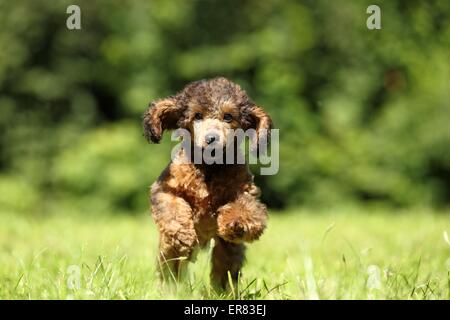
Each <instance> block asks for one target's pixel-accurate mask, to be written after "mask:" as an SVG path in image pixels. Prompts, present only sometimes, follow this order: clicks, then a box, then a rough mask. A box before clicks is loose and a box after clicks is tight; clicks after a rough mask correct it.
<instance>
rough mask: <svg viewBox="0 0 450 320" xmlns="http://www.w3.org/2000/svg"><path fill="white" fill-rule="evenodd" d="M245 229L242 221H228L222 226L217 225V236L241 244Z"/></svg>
mask: <svg viewBox="0 0 450 320" xmlns="http://www.w3.org/2000/svg"><path fill="white" fill-rule="evenodd" d="M247 229H248V228H247V226H246V225H245V224H244V223H243V221H239V220H238V221H230V222H227V223H225V224H224V225H220V224H219V236H220V237H222V238H223V239H225V240H227V241H230V242H242V241H244V236H245V234H246V233H247V231H248V230H247Z"/></svg>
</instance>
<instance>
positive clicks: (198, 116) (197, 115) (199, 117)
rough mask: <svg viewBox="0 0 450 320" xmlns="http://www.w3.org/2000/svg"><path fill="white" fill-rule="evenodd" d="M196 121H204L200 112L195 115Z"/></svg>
mask: <svg viewBox="0 0 450 320" xmlns="http://www.w3.org/2000/svg"><path fill="white" fill-rule="evenodd" d="M194 118H195V120H202V119H203V115H202V114H201V113H200V112H197V113H196V114H195V115H194Z"/></svg>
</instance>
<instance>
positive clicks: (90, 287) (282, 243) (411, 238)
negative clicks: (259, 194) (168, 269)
mask: <svg viewBox="0 0 450 320" xmlns="http://www.w3.org/2000/svg"><path fill="white" fill-rule="evenodd" d="M445 232H448V233H450V213H449V212H441V213H437V212H431V211H428V210H425V209H416V210H410V211H407V210H404V211H398V212H397V211H396V212H389V211H388V210H381V209H377V210H375V209H374V210H368V209H367V210H366V209H355V208H350V209H339V210H329V211H326V210H321V211H308V210H300V211H289V212H280V213H278V212H277V213H272V214H271V217H270V220H269V227H268V229H267V232H266V233H265V234H264V235H263V237H262V238H261V240H259V241H257V242H255V243H253V244H250V245H249V246H248V255H247V264H246V266H245V267H244V270H243V275H242V277H241V279H240V283H239V287H238V288H233V290H231V291H230V292H228V293H222V294H217V293H215V292H214V291H213V290H212V289H210V286H209V277H208V271H209V262H208V260H209V259H208V250H205V251H204V252H201V253H200V254H199V255H198V257H197V261H196V263H195V264H190V266H189V273H188V274H187V276H186V279H183V281H180V282H179V283H178V284H177V285H172V286H167V285H164V284H161V282H160V281H158V279H157V278H156V276H155V260H156V248H157V233H156V230H155V228H154V225H153V223H152V221H151V218H150V217H149V216H148V215H144V214H142V215H135V216H127V215H120V216H118V215H115V216H105V215H102V216H98V217H95V216H93V215H88V214H86V215H81V214H80V215H64V214H63V213H61V214H58V215H56V214H53V215H50V216H46V217H27V216H21V215H17V214H16V215H14V214H5V213H3V214H0V298H1V299H189V298H193V299H197V298H198V299H217V298H228V299H230V298H240V299H448V298H449V295H450V276H449V270H450V243H448V242H447V241H448V240H447V241H446V240H445V236H444V233H445ZM78 275H79V277H78ZM78 278H79V279H80V281H77V279H78Z"/></svg>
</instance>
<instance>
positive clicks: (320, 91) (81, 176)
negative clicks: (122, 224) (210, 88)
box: [0, 0, 450, 213]
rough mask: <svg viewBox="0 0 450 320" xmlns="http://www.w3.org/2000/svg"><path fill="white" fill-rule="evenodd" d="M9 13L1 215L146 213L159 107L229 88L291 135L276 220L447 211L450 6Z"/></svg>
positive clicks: (58, 7)
mask: <svg viewBox="0 0 450 320" xmlns="http://www.w3.org/2000/svg"><path fill="white" fill-rule="evenodd" d="M69 4H73V1H44V0H28V1H23V0H19V1H6V0H0V45H1V50H0V111H1V113H0V130H1V133H2V134H1V135H0V169H1V172H0V208H1V209H2V210H8V211H22V212H40V211H46V210H50V209H52V208H54V209H56V210H58V208H61V206H62V205H65V207H72V208H74V210H82V211H84V212H87V213H94V212H96V211H130V212H136V211H142V210H145V208H146V207H147V196H146V193H147V188H148V185H150V183H151V182H152V181H153V180H155V179H156V178H157V176H158V175H159V173H160V172H161V170H162V169H163V167H164V166H165V165H166V164H167V162H168V161H169V158H170V149H171V147H172V146H173V143H172V144H171V143H170V141H169V140H170V139H169V137H168V136H167V135H166V137H165V140H164V143H162V144H161V145H157V146H149V145H147V144H146V142H145V140H144V138H143V137H142V130H141V127H140V126H141V120H140V117H141V114H142V112H143V111H144V109H145V108H146V106H147V104H148V102H149V101H151V100H153V99H155V98H158V97H162V96H166V95H169V94H172V93H174V92H176V91H177V90H179V89H181V88H182V87H183V86H184V85H185V84H186V83H188V82H190V81H193V80H198V79H202V78H210V77H215V76H218V75H223V76H226V77H228V78H230V79H232V80H233V81H235V82H238V83H239V84H241V85H242V86H243V87H244V88H245V89H246V90H247V91H248V93H249V94H250V95H251V96H252V97H253V99H254V100H255V101H256V102H258V103H259V104H260V105H262V106H263V107H264V108H265V109H266V110H267V111H268V112H269V113H270V114H271V115H272V117H273V119H274V122H275V125H276V127H277V128H279V129H280V139H281V145H280V152H281V154H280V172H279V173H278V174H277V175H275V176H259V177H257V178H256V179H257V183H258V184H259V185H260V186H261V187H262V189H263V198H264V199H263V200H264V201H266V202H267V203H268V204H269V205H270V206H272V207H285V206H296V205H333V204H335V203H338V202H346V201H357V202H364V203H367V202H377V203H378V202H382V203H387V204H391V205H394V206H410V205H448V204H449V200H450V148H449V146H450V106H449V101H450V85H449V69H450V68H449V61H450V53H449V48H450V2H449V1H446V0H442V1H404V0H397V1H391V0H390V1H378V2H377V4H378V5H379V6H380V7H381V17H382V29H381V30H368V29H367V27H366V19H367V17H368V14H366V8H367V6H368V5H370V4H372V3H371V1H342V0H339V1H324V0H309V1H302V2H298V1H274V0H272V1H257V0H251V1H214V0H213V1H206V0H197V1H185V0H177V1H163V0H158V1H156V0H153V1H106V0H105V1H86V0H80V1H76V4H78V5H79V6H80V8H81V24H82V30H74V31H70V30H68V29H67V28H66V19H67V17H68V14H66V8H67V6H68V5H69Z"/></svg>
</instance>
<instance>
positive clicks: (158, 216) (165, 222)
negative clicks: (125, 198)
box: [151, 191, 198, 281]
mask: <svg viewBox="0 0 450 320" xmlns="http://www.w3.org/2000/svg"><path fill="white" fill-rule="evenodd" d="M151 202H152V215H153V218H154V220H155V222H156V224H157V226H158V229H159V256H158V268H159V270H160V274H161V276H162V277H163V278H164V279H166V280H169V279H172V280H176V281H177V280H178V278H179V276H180V274H181V273H182V269H183V268H184V266H186V264H187V262H188V261H189V259H190V258H191V256H192V253H193V251H194V248H195V247H196V246H197V244H198V239H197V234H196V232H195V229H194V222H193V219H192V209H191V207H190V205H189V204H188V203H187V202H186V201H185V200H184V199H183V198H180V197H177V196H175V195H173V194H171V193H168V192H163V191H158V192H154V193H153V194H152V196H151Z"/></svg>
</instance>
